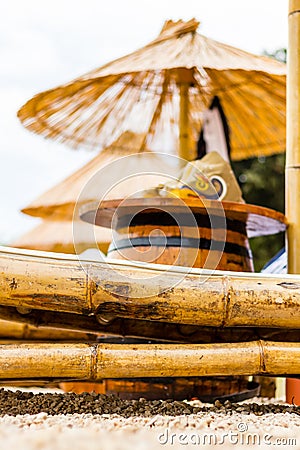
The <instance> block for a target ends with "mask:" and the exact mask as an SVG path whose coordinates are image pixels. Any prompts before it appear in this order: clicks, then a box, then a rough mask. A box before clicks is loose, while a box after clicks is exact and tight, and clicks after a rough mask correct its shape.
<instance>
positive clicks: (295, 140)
mask: <svg viewBox="0 0 300 450" xmlns="http://www.w3.org/2000/svg"><path fill="white" fill-rule="evenodd" d="M288 24H289V41H288V67H287V68H288V70H287V130H286V131H287V143H286V194H285V195H286V216H287V218H288V222H289V227H288V233H287V237H288V239H287V247H288V272H289V273H300V252H299V250H300V198H299V192H300V125H299V123H300V0H289V19H288ZM286 395H287V401H288V402H291V401H292V399H293V400H294V401H295V403H296V404H300V380H293V379H287V380H286Z"/></svg>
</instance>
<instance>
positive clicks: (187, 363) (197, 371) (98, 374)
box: [0, 341, 300, 381]
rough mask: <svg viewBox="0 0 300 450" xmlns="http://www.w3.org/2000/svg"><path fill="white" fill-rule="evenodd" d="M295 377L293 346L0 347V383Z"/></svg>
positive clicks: (297, 360)
mask: <svg viewBox="0 0 300 450" xmlns="http://www.w3.org/2000/svg"><path fill="white" fill-rule="evenodd" d="M299 373H300V347H299V345H298V344H296V343H284V342H277V343H276V342H269V341H266V342H264V341H254V342H247V343H244V342H243V343H235V344H232V343H231V344H198V345H195V344H194V345H191V344H184V345H176V346H174V345H172V344H171V345H170V344H155V345H154V344H138V345H137V344H135V345H127V344H62V343H56V344H46V343H44V344H24V343H18V344H7V345H0V379H5V380H13V379H34V378H38V379H70V378H71V379H82V380H83V379H86V380H94V381H96V380H101V379H105V378H139V377H195V376H223V375H224V376H226V375H232V374H234V375H278V374H280V375H287V374H289V375H292V374H299Z"/></svg>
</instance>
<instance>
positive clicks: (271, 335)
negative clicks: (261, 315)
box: [0, 306, 300, 344]
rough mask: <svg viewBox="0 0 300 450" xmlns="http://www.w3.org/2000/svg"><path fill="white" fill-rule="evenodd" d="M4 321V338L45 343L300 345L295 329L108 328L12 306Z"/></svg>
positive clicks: (126, 323) (120, 324) (137, 324)
mask: <svg viewBox="0 0 300 450" xmlns="http://www.w3.org/2000/svg"><path fill="white" fill-rule="evenodd" d="M0 319H4V320H2V321H1V322H0V338H4V337H5V338H9V337H15V338H19V339H20V338H23V339H36V340H38V339H39V340H42V339H52V338H53V339H56V336H57V339H59V340H79V339H81V340H82V341H93V340H95V339H96V338H98V339H100V333H101V335H102V336H103V335H105V336H112V337H113V336H114V337H119V338H140V339H148V340H149V339H151V340H154V341H160V342H174V343H181V344H182V343H195V344H196V343H206V344H209V343H217V342H247V341H256V340H260V339H262V340H269V341H277V342H280V341H282V342H299V340H300V329H293V328H288V329H282V328H252V327H231V328H229V327H228V328H215V327H205V326H197V325H180V324H176V323H164V322H154V321H150V320H134V319H115V320H113V321H112V322H111V323H108V324H106V325H105V324H102V323H99V322H98V321H97V319H96V317H95V316H83V315H79V314H68V313H56V312H52V311H43V310H32V311H31V312H30V313H28V314H26V315H24V314H20V313H18V311H17V310H16V308H13V307H9V306H0ZM4 321H5V322H6V323H7V324H9V325H7V326H6V327H4V329H3V328H2V326H1V324H2V323H4ZM8 321H11V322H8ZM15 326H16V328H15ZM7 327H8V329H7ZM20 327H21V328H20ZM23 327H24V331H23ZM62 330H63V331H62ZM74 330H75V331H74ZM68 333H69V334H68ZM54 336H55V337H54Z"/></svg>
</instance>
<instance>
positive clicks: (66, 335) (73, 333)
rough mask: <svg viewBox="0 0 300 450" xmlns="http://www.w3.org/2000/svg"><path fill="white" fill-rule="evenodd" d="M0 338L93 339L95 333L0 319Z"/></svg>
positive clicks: (95, 335) (94, 338)
mask: <svg viewBox="0 0 300 450" xmlns="http://www.w3.org/2000/svg"><path fill="white" fill-rule="evenodd" d="M0 339H23V340H39V341H41V340H45V341H46V340H47V341H51V340H52V341H95V340H96V339H97V334H92V333H84V332H80V331H77V330H65V329H62V328H61V329H57V328H50V327H43V328H38V327H35V326H33V325H29V324H28V323H18V322H10V321H7V320H1V319H0Z"/></svg>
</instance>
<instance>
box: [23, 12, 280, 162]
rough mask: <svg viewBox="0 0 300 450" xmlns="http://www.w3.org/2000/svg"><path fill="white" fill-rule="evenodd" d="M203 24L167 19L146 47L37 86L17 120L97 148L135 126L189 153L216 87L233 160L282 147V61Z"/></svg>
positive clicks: (152, 141)
mask: <svg viewBox="0 0 300 450" xmlns="http://www.w3.org/2000/svg"><path fill="white" fill-rule="evenodd" d="M198 25H199V23H198V22H197V21H196V20H195V19H192V20H190V21H188V22H184V21H182V20H179V21H178V22H173V21H171V20H170V21H167V22H166V23H165V25H164V26H163V29H162V31H161V33H160V34H159V36H158V37H157V38H156V39H154V40H153V41H152V42H150V43H149V44H148V45H146V46H145V47H143V48H141V49H139V50H137V51H135V52H133V53H131V54H129V55H126V56H124V57H122V58H119V59H117V60H115V61H112V62H110V63H108V64H105V65H104V66H102V67H100V68H98V69H95V70H93V71H91V72H89V73H86V74H84V75H83V76H81V77H79V78H76V79H74V80H72V81H70V82H68V83H66V84H64V85H61V86H58V87H57V88H53V89H49V90H47V91H45V92H41V93H39V94H37V95H36V96H35V97H33V98H32V99H31V100H29V101H28V102H27V103H26V104H25V105H24V106H23V107H22V108H21V109H20V111H19V113H18V115H19V118H20V120H21V121H22V122H23V124H24V125H25V126H26V127H27V128H28V129H30V130H31V131H33V132H35V133H39V134H42V135H43V136H45V137H47V138H51V139H57V140H59V141H61V142H66V143H67V144H69V145H71V146H73V147H79V146H85V147H87V148H95V149H101V148H104V147H106V146H107V145H109V144H111V143H112V142H113V141H114V140H115V139H117V138H118V137H119V136H120V134H121V133H122V132H123V131H124V130H133V129H138V130H140V132H141V133H145V134H146V139H145V141H144V144H145V145H146V142H147V146H148V148H149V149H150V150H160V151H164V152H166V153H173V154H174V153H175V154H178V152H179V146H180V153H181V154H183V155H184V156H185V155H188V159H192V158H193V155H194V152H195V143H196V141H197V139H198V137H199V131H200V129H201V122H202V115H203V112H204V111H205V110H206V109H207V108H208V107H209V105H210V103H211V101H212V99H213V97H214V96H216V95H217V96H218V97H219V99H220V101H221V104H222V106H223V109H224V112H225V115H226V117H227V120H228V124H229V128H230V130H231V149H232V152H231V158H232V159H233V160H235V159H243V158H249V157H253V156H257V155H263V154H264V155H270V154H273V153H276V152H283V151H284V150H285V97H286V96H285V74H286V68H285V65H284V64H282V63H279V62H278V61H275V60H274V59H272V58H267V57H263V56H257V55H253V54H250V53H248V52H245V51H242V50H240V49H237V48H234V47H231V46H229V45H226V44H222V43H220V42H217V41H214V40H213V39H209V38H207V37H205V36H203V35H201V34H199V33H198V32H197V28H198ZM182 86H186V89H182ZM183 90H184V91H185V93H183ZM181 94H184V95H185V98H186V102H184V103H185V104H183V103H182V102H181V101H180V98H181ZM183 114H185V118H184V119H183ZM187 124H189V126H188V127H187ZM187 134H188V136H187ZM166 136H167V137H168V139H166ZM187 145H188V148H186V146H187Z"/></svg>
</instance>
